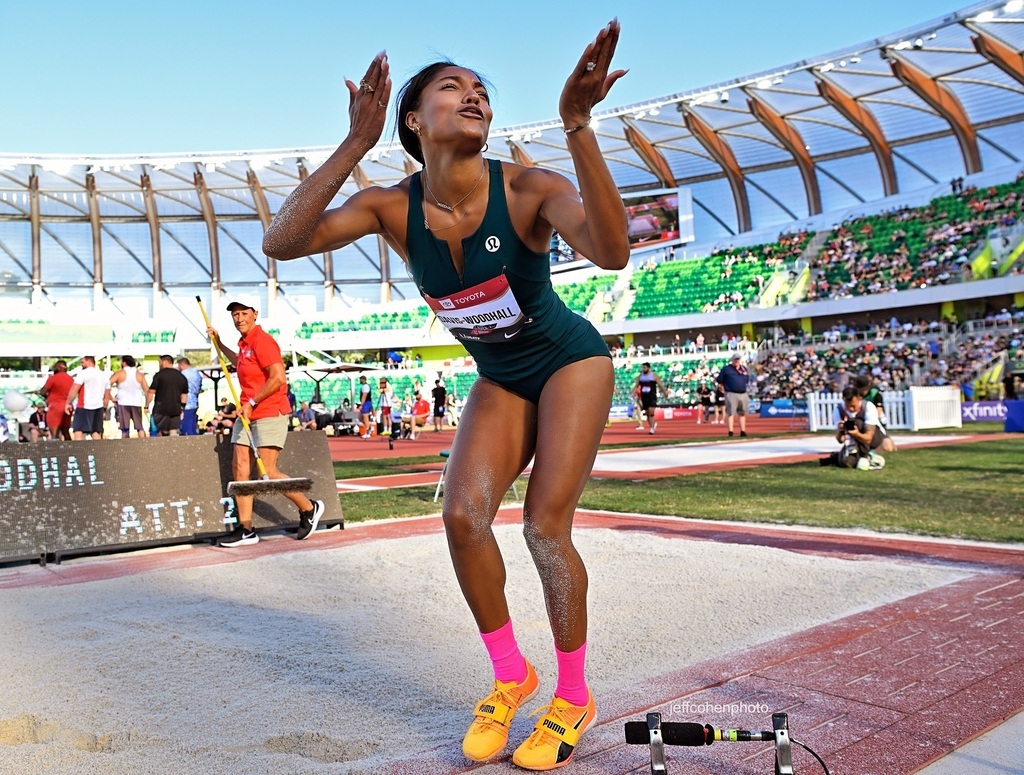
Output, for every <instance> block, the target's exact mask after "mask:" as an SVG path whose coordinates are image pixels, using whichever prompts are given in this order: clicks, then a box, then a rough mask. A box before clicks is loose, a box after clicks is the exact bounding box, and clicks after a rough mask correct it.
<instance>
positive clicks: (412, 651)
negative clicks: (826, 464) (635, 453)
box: [0, 526, 965, 775]
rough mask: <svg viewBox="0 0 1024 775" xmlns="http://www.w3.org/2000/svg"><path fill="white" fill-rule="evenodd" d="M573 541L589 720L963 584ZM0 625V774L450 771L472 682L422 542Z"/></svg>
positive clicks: (231, 575)
mask: <svg viewBox="0 0 1024 775" xmlns="http://www.w3.org/2000/svg"><path fill="white" fill-rule="evenodd" d="M360 529H361V528H360V527H359V526H356V527H354V528H350V530H353V531H358V530H360ZM496 534H497V536H498V540H499V542H500V543H501V545H502V549H503V551H504V553H505V557H506V562H507V565H508V578H509V582H508V591H509V600H510V605H511V608H512V614H513V618H514V621H515V623H516V626H517V631H518V636H519V641H520V645H521V646H522V648H523V651H524V653H525V654H526V655H527V656H528V657H529V658H530V659H531V660H532V661H534V663H535V665H536V666H537V669H538V672H539V673H540V676H541V681H542V695H541V696H542V697H543V698H544V700H543V701H547V697H548V694H547V692H549V691H550V689H551V688H552V687H553V686H554V678H555V675H554V671H555V662H554V655H553V651H552V644H551V636H550V632H549V630H548V626H547V621H546V619H545V617H544V611H543V605H542V600H541V595H540V584H539V581H538V580H537V576H536V572H535V570H534V567H533V563H532V561H531V560H530V557H529V554H528V552H527V551H526V549H525V546H524V544H523V541H522V538H521V535H520V532H519V528H518V527H517V526H502V527H498V528H496ZM275 540H281V541H287V540H289V539H285V538H281V539H275ZM577 544H578V546H579V548H580V551H581V553H582V554H583V556H584V558H585V559H586V561H587V564H588V568H589V570H590V577H591V588H590V611H591V631H590V648H589V677H590V681H591V685H592V687H593V689H594V692H595V695H596V697H597V701H598V709H599V712H600V708H601V695H602V692H613V691H617V690H622V689H627V688H629V687H630V686H633V685H635V684H637V683H638V682H639V681H641V680H644V681H646V680H650V679H653V678H656V677H657V676H660V675H664V674H667V673H669V672H671V671H673V670H678V669H679V668H681V667H684V666H686V665H688V664H693V663H696V662H699V661H701V660H704V659H707V658H709V657H712V656H716V655H722V654H726V653H729V652H733V651H736V650H739V649H742V648H745V647H747V646H751V645H753V644H756V643H762V642H765V641H768V640H771V639H773V638H777V637H780V636H783V635H786V634H789V633H793V632H797V631H800V630H803V629H806V628H807V627H810V626H812V625H815V624H820V623H822V622H826V621H831V620H833V619H836V618H839V617H841V616H844V615H847V614H850V613H853V612H856V611H861V610H864V609H868V608H873V607H875V606H877V605H880V604H882V603H885V602H890V601H893V600H896V599H899V598H902V597H906V596H908V595H911V594H915V593H917V592H921V591H923V590H926V589H930V588H932V587H935V586H938V585H942V584H946V583H948V582H950V581H953V580H955V579H958V578H961V577H963V576H964V575H965V574H963V573H960V572H959V571H956V570H952V569H949V568H942V567H934V566H926V565H918V564H910V563H897V562H882V561H874V560H860V561H855V560H844V559H838V558H832V557H822V556H816V555H803V554H796V553H792V552H787V551H783V550H780V549H773V548H765V547H757V546H745V545H724V544H715V543H710V542H692V541H688V540H679V539H666V538H660V537H657V536H653V535H648V534H644V533H639V532H630V531H616V530H610V529H603V528H602V529H581V530H578V531H577ZM187 551H198V552H204V551H205V552H208V551H215V550H213V549H208V548H194V549H188V550H187ZM242 551H244V550H242ZM38 572H40V573H43V572H44V571H42V570H41V569H40V570H39V571H38ZM0 615H2V617H3V623H4V626H3V629H2V631H0V653H2V654H3V655H4V659H3V662H2V667H0V672H2V675H3V684H2V685H3V687H4V691H3V692H2V695H0V772H3V773H18V775H36V774H38V775H43V773H46V775H59V774H60V773H73V774H75V775H79V774H82V775H84V774H85V773H88V774H89V775H106V774H107V773H109V774H110V775H114V774H115V773H116V774H117V775H121V774H122V773H129V772H130V773H133V775H144V774H145V773H161V774H163V773H190V774H193V773H211V775H212V774H217V775H220V774H221V773H228V772H233V773H287V774H288V775H295V774H298V773H327V772H330V773H376V772H380V771H381V770H382V769H386V768H387V767H388V764H389V763H391V762H394V761H396V760H409V759H410V757H413V756H415V755H416V753H417V752H425V753H426V752H430V753H429V757H428V758H431V759H433V760H434V761H441V762H444V763H445V764H446V765H448V766H449V768H451V769H454V768H458V767H460V766H462V765H463V764H465V762H464V760H462V758H461V756H460V754H459V743H460V740H461V736H462V733H463V732H464V730H465V726H466V724H467V722H468V720H469V713H470V709H471V707H472V705H473V703H474V702H475V701H476V700H477V699H479V697H480V696H482V695H483V694H484V693H485V692H486V689H487V687H488V686H489V683H490V670H489V665H488V663H487V660H486V656H485V653H484V650H483V647H482V646H481V644H480V642H479V637H478V635H477V633H476V632H475V628H474V626H473V622H472V619H471V617H470V615H469V611H468V609H467V608H466V606H465V603H464V602H463V600H462V598H461V595H460V593H459V591H458V588H457V585H456V581H455V577H454V574H453V572H452V570H451V566H450V563H449V560H448V555H447V548H446V545H445V540H444V537H443V536H442V535H427V536H417V537H410V538H400V539H394V540H377V541H366V542H359V543H352V544H349V545H345V546H341V547H338V548H333V549H325V550H323V551H301V552H286V553H282V554H277V555H273V556H264V557H259V558H255V559H252V560H250V561H245V562H235V563H229V564H223V565H213V566H209V567H199V568H190V569H185V570H173V571H158V572H151V573H144V574H141V575H135V576H130V577H123V578H117V579H112V580H106V581H96V582H90V583H81V584H74V585H68V586H58V587H21V588H16V589H6V590H2V591H0ZM540 704H542V701H541V699H540V698H538V699H537V700H535V701H534V702H533V703H531V705H530V707H529V708H528V710H533V708H534V707H536V706H539V705H540ZM531 724H532V722H531V721H530V720H528V719H527V718H526V714H525V713H524V714H521V716H520V717H518V718H517V719H516V721H515V724H514V727H513V733H512V734H513V738H514V739H521V738H522V737H524V736H525V734H526V733H527V731H528V729H529V727H530V725H531ZM486 769H487V770H491V769H494V771H506V770H507V771H510V772H511V771H515V768H514V767H513V766H512V765H511V764H507V763H502V764H498V765H494V766H493V767H488V768H486Z"/></svg>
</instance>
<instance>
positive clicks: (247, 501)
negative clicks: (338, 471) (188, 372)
mask: <svg viewBox="0 0 1024 775" xmlns="http://www.w3.org/2000/svg"><path fill="white" fill-rule="evenodd" d="M257 304H258V302H257V301H256V300H255V299H253V298H249V297H246V296H240V297H238V298H236V299H234V300H233V301H232V302H231V303H230V304H228V306H227V310H228V312H230V313H231V322H232V323H234V326H235V330H236V331H238V334H239V340H238V351H237V352H236V351H234V350H232V349H231V348H230V347H228V346H227V345H226V344H225V343H224V340H223V339H222V338H221V336H220V335H219V334H218V333H217V330H216V329H214V328H213V327H212V326H211V327H208V328H207V329H206V333H207V336H210V337H211V338H212V340H213V341H214V342H215V343H216V346H217V347H218V348H219V349H220V351H221V352H222V353H223V354H224V357H225V358H226V359H227V361H228V363H230V364H231V365H232V366H234V367H235V369H236V374H237V375H238V384H239V385H240V386H241V395H240V396H239V401H240V402H241V408H240V409H239V410H238V411H239V417H240V418H244V419H245V420H247V421H248V424H249V427H248V428H247V427H246V423H245V422H236V423H235V424H234V426H232V429H231V444H232V451H233V454H232V459H231V474H232V476H233V477H234V480H235V481H245V480H247V479H248V478H249V477H250V475H251V474H252V468H253V464H254V462H255V458H254V456H253V451H252V446H253V445H254V444H255V446H256V448H257V449H258V450H259V454H260V460H262V461H263V465H264V466H265V467H266V470H267V474H268V475H269V477H270V478H271V479H287V478H288V475H287V474H286V473H284V472H283V471H281V470H280V469H279V468H278V467H277V461H278V459H279V458H280V456H281V450H282V449H284V444H285V441H286V440H287V438H288V427H289V424H290V422H291V418H292V409H291V405H290V401H289V399H288V386H287V385H288V383H287V381H286V378H285V370H284V360H283V358H282V357H281V348H280V346H279V345H278V344H277V342H276V341H274V337H272V336H271V335H270V334H268V333H267V332H266V331H264V330H263V327H262V326H260V325H258V324H257V323H256V318H257V315H258V314H259V313H258V311H257V309H256V305H257ZM183 379H184V378H183ZM250 434H251V435H250ZM281 494H282V495H284V497H286V498H287V499H288V500H290V501H291V502H292V503H294V504H295V506H296V508H298V510H299V530H298V533H297V534H296V538H297V539H298V540H299V541H303V540H305V539H307V538H309V536H310V535H312V534H313V531H315V530H316V527H317V525H318V524H319V523H320V518H321V517H322V516H323V513H324V508H325V506H324V502H323V501H320V500H310V499H309V498H307V497H306V495H305V494H304V493H302V492H297V491H290V492H284V493H281ZM253 497H254V496H253V495H251V494H250V495H235V505H236V506H237V510H238V526H237V528H236V529H235V530H234V531H233V532H232V533H231V535H228V536H225V537H224V538H221V539H220V540H219V541H218V542H217V545H218V546H223V547H239V546H249V545H251V544H256V543H259V540H260V536H259V533H257V532H256V531H255V530H254V529H253V522H252V509H253Z"/></svg>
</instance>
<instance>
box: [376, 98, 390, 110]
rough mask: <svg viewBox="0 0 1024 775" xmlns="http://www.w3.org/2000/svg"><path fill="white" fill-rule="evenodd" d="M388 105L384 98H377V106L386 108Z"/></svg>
mask: <svg viewBox="0 0 1024 775" xmlns="http://www.w3.org/2000/svg"><path fill="white" fill-rule="evenodd" d="M387 106H388V104H387V103H386V102H384V101H383V100H377V107H379V108H386V107H387Z"/></svg>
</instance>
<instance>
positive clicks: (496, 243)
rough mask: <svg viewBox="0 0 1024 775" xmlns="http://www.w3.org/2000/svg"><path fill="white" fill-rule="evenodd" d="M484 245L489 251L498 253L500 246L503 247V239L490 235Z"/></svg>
mask: <svg viewBox="0 0 1024 775" xmlns="http://www.w3.org/2000/svg"><path fill="white" fill-rule="evenodd" d="M484 247H485V248H487V252H488V253H497V252H498V248H500V247H501V240H500V239H498V238H497V237H488V238H487V241H486V242H485V243H484Z"/></svg>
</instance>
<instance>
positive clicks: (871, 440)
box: [821, 386, 896, 471]
mask: <svg viewBox="0 0 1024 775" xmlns="http://www.w3.org/2000/svg"><path fill="white" fill-rule="evenodd" d="M836 441H838V442H839V443H840V444H842V445H843V448H842V449H841V450H839V451H838V452H833V453H832V454H831V455H829V456H828V457H827V458H822V460H821V464H822V465H837V466H839V467H841V468H856V469H858V470H860V471H869V470H878V469H879V468H884V467H885V458H884V457H882V456H881V455H879V454H878V453H876V452H875V451H874V450H876V449H882V450H884V451H886V452H890V451H892V450H893V449H895V448H896V447H895V445H894V444H893V443H892V439H890V438H889V436H888V434H887V433H886V432H885V428H883V427H882V424H881V422H879V419H878V408H877V407H876V406H875V405H874V404H873V403H872V402H871V401H865V400H864V397H863V396H861V394H860V391H859V390H858V389H857V388H856V387H854V386H849V387H846V388H844V389H843V406H842V407H840V408H839V424H838V426H837V427H836Z"/></svg>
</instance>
